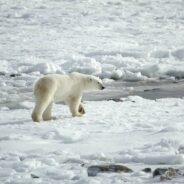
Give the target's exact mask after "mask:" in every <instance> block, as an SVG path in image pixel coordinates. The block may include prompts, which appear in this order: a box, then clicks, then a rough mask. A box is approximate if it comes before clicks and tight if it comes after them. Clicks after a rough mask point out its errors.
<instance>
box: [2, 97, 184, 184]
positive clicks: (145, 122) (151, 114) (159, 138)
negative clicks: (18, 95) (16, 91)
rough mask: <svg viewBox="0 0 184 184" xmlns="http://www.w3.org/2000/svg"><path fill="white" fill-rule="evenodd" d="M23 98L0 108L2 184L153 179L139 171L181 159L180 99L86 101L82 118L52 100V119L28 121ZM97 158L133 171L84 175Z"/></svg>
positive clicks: (177, 163) (183, 160)
mask: <svg viewBox="0 0 184 184" xmlns="http://www.w3.org/2000/svg"><path fill="white" fill-rule="evenodd" d="M22 103H23V104H24V105H23V106H22V108H20V107H19V109H14V110H9V109H7V110H6V109H5V110H0V122H1V123H0V126H1V135H0V163H1V164H0V175H1V177H0V178H1V182H3V183H11V182H12V183H19V182H20V183H23V182H25V181H26V183H31V182H33V180H34V181H35V182H36V181H37V180H38V181H39V182H40V183H60V182H61V181H62V182H63V183H93V182H94V181H95V182H97V183H100V182H102V181H103V180H104V181H106V183H113V181H116V182H118V181H119V180H121V179H123V180H127V183H133V182H137V183H149V182H150V183H154V182H155V180H153V179H152V176H151V174H146V173H140V171H141V170H142V169H144V168H145V167H151V168H156V166H157V167H158V165H170V166H172V167H173V166H174V167H175V166H177V167H179V168H182V165H183V164H184V156H183V147H184V141H183V131H184V128H183V118H184V115H183V111H184V99H179V98H178V99H176V98H170V99H167V98H166V99H159V100H156V101H154V100H146V99H143V98H141V97H138V96H130V97H127V98H123V99H122V101H121V102H114V101H96V102H92V101H91V102H88V101H87V102H85V108H86V111H87V114H85V115H84V116H83V117H82V118H79V117H76V118H72V117H71V115H70V113H69V110H68V107H67V106H65V105H61V104H56V105H55V107H54V115H55V117H56V119H55V120H52V121H48V122H41V123H33V122H32V120H31V117H30V114H31V111H32V108H33V105H34V104H33V103H32V102H29V103H28V102H22ZM24 106H25V107H24ZM145 107H146V108H145ZM150 109H151V110H150ZM101 163H118V164H125V165H128V166H129V167H130V168H132V169H133V170H134V171H135V172H134V173H131V174H113V173H112V174H108V175H107V174H99V176H98V177H96V178H89V177H88V176H87V167H88V166H90V165H93V164H101ZM7 173H9V174H7ZM136 173H137V174H136ZM31 174H33V175H36V176H38V177H39V178H38V179H36V178H35V179H33V178H32V177H31ZM120 178H121V179H120ZM174 180H175V181H176V183H177V179H174ZM178 180H179V182H180V180H181V181H183V179H182V178H180V179H178ZM168 183H169V182H168Z"/></svg>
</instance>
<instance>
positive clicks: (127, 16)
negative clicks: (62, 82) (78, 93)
mask: <svg viewBox="0 0 184 184" xmlns="http://www.w3.org/2000/svg"><path fill="white" fill-rule="evenodd" d="M72 71H78V72H82V73H86V74H92V75H96V76H99V77H101V78H102V79H103V82H104V84H105V85H106V89H105V90H104V91H103V92H102V93H90V94H86V95H85V97H84V106H85V109H86V114H85V115H84V116H83V117H81V118H72V117H71V115H70V113H69V110H68V107H67V106H65V105H63V104H56V105H55V106H54V109H53V113H54V115H55V116H56V119H55V120H52V121H49V122H41V123H33V122H32V120H31V117H30V114H31V112H32V109H33V106H34V98H33V85H34V82H35V81H36V80H37V79H38V78H40V77H41V76H43V75H45V74H48V73H60V74H65V73H69V72H72ZM183 78H184V1H183V0H150V1H147V0H39V1H38V0H31V1H25V0H17V1H15V0H1V1H0V183H3V184H25V183H26V184H33V183H41V184H50V183H53V184H61V183H62V184H64V183H66V184H70V183H71V184H86V183H89V184H103V183H105V184H116V183H117V184H119V183H130V184H134V183H135V184H142V183H145V184H147V183H160V180H159V177H156V178H153V177H152V174H150V173H144V172H142V171H141V170H142V169H144V168H145V167H150V168H152V169H154V168H157V167H174V168H179V169H181V171H182V172H184V166H183V164H184V139H183V138H184V135H183V131H184V125H183V123H184V98H183V96H184V81H183ZM114 80H115V81H114ZM109 163H112V164H124V165H127V166H128V167H130V168H131V169H133V170H134V172H133V173H127V174H125V173H108V174H105V173H104V174H99V175H97V176H96V177H88V176H87V168H88V167H89V166H91V165H94V164H109ZM33 176H37V177H38V178H34V177H33ZM164 183H167V184H170V183H176V184H179V183H181V184H183V183H184V177H183V176H179V177H176V178H173V179H172V180H171V181H169V180H168V181H165V182H164Z"/></svg>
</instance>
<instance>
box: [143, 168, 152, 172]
mask: <svg viewBox="0 0 184 184" xmlns="http://www.w3.org/2000/svg"><path fill="white" fill-rule="evenodd" d="M142 171H143V172H145V173H151V168H145V169H143V170H142Z"/></svg>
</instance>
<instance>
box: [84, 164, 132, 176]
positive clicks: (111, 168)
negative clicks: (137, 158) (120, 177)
mask: <svg viewBox="0 0 184 184" xmlns="http://www.w3.org/2000/svg"><path fill="white" fill-rule="evenodd" d="M87 172H88V176H96V175H97V174H98V173H100V172H106V173H108V172H125V173H128V172H133V171H132V169H130V168H128V167H126V166H123V165H94V166H90V167H88V170H87Z"/></svg>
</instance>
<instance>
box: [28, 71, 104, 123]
mask: <svg viewBox="0 0 184 184" xmlns="http://www.w3.org/2000/svg"><path fill="white" fill-rule="evenodd" d="M103 89H104V86H103V83H102V80H101V79H100V78H98V77H95V76H93V75H86V74H81V73H78V72H73V73H70V74H68V75H61V74H48V75H46V76H44V77H42V78H40V79H39V80H38V81H37V82H36V84H35V87H34V95H35V99H36V105H35V107H34V110H33V112H32V119H33V121H35V122H40V121H41V120H44V121H47V120H51V119H52V115H51V109H52V105H53V102H64V103H65V104H67V105H68V106H69V108H70V112H71V113H72V116H73V117H74V116H82V115H83V114H84V113H85V110H84V107H83V105H82V103H81V99H82V95H83V92H86V91H94V90H103Z"/></svg>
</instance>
